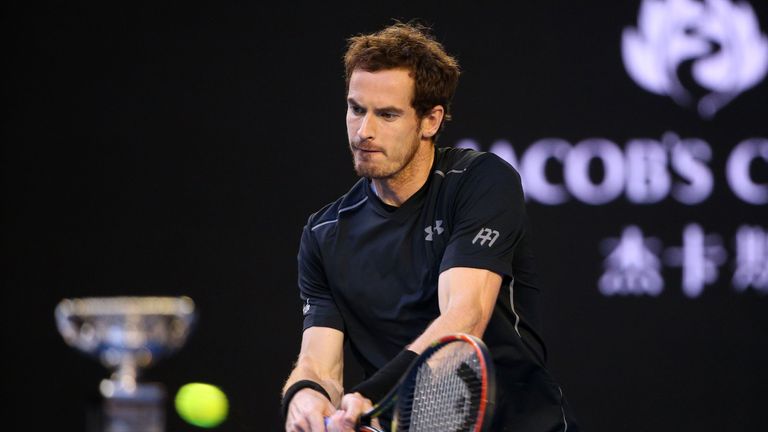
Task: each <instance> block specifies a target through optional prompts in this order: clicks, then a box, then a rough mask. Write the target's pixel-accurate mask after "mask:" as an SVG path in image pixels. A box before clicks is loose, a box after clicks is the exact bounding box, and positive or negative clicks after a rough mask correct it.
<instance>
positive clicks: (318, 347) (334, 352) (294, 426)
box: [283, 327, 344, 432]
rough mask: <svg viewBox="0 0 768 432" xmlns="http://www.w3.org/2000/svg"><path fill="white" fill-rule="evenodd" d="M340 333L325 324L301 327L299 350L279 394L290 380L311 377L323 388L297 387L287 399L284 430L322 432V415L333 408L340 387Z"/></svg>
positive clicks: (341, 373) (341, 385)
mask: <svg viewBox="0 0 768 432" xmlns="http://www.w3.org/2000/svg"><path fill="white" fill-rule="evenodd" d="M343 370H344V334H343V333H342V332H341V331H339V330H336V329H332V328H328V327H310V328H308V329H306V330H304V334H303V336H302V339H301V352H300V353H299V358H298V360H297V361H296V366H295V367H294V369H293V371H292V372H291V375H290V376H289V377H288V380H287V381H286V383H285V386H284V387H283V396H285V394H286V391H287V390H289V389H290V388H291V387H292V386H293V385H294V384H296V383H299V382H301V381H305V380H308V381H312V382H314V383H317V384H319V385H320V386H321V387H322V389H324V390H325V392H326V393H327V395H328V396H329V397H330V400H329V399H328V398H327V397H326V395H324V394H323V393H322V392H321V391H318V390H315V389H312V388H311V387H304V388H301V389H300V390H299V391H297V392H296V393H294V394H293V396H292V397H291V399H290V401H288V406H287V411H286V418H285V430H286V432H294V431H304V432H324V431H325V424H324V417H328V416H330V415H331V414H333V413H334V412H335V411H336V408H335V407H336V406H338V405H339V402H340V400H341V396H342V395H343V393H344V387H343Z"/></svg>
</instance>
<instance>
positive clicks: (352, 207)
mask: <svg viewBox="0 0 768 432" xmlns="http://www.w3.org/2000/svg"><path fill="white" fill-rule="evenodd" d="M366 201H368V197H367V196H366V197H363V199H361V200H360V201H358V202H356V203H354V204H352V205H349V206H346V207H344V208H340V209H339V210H338V211H337V212H336V219H331V220H329V221H325V222H320V223H319V224H317V225H315V226H313V227H312V228H310V229H309V230H310V231H314V230H316V229H318V228H320V227H321V226H324V225H328V224H331V223H334V222H338V221H339V216H341V214H342V213H344V212H347V211H349V210H354V209H356V208H357V207H360V206H361V205H363V203H365V202H366Z"/></svg>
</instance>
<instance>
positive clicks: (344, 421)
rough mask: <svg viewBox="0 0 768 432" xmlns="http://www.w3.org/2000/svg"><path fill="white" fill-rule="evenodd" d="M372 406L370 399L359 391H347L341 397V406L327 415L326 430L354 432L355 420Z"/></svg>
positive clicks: (330, 431) (329, 431) (331, 431)
mask: <svg viewBox="0 0 768 432" xmlns="http://www.w3.org/2000/svg"><path fill="white" fill-rule="evenodd" d="M372 407H373V403H371V401H370V399H367V398H366V397H365V396H363V395H361V394H360V393H348V394H346V395H344V397H343V398H341V408H340V409H339V410H338V411H336V412H335V413H334V414H333V415H332V416H330V417H328V420H327V423H326V424H327V427H328V432H355V426H357V420H358V419H359V418H360V415H361V414H363V413H364V412H367V411H369V410H370V409H371V408H372Z"/></svg>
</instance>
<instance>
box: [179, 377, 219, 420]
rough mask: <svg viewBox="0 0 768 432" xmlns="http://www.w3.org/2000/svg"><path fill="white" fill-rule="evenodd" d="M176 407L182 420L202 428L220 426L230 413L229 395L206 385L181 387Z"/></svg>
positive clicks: (196, 384)
mask: <svg viewBox="0 0 768 432" xmlns="http://www.w3.org/2000/svg"><path fill="white" fill-rule="evenodd" d="M174 405H175V406H176V412H178V413H179V416H180V417H181V418H183V419H184V420H185V421H187V422H188V423H190V424H193V425H195V426H199V427H202V428H212V427H215V426H218V425H219V424H221V422H223V421H224V420H226V419H227V414H228V413H229V401H228V400H227V395H225V394H224V392H223V391H221V389H220V388H218V387H216V386H215V385H211V384H205V383H189V384H185V385H183V386H181V388H180V389H179V391H178V392H177V393H176V399H175V400H174Z"/></svg>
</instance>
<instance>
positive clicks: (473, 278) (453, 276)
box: [408, 267, 501, 353]
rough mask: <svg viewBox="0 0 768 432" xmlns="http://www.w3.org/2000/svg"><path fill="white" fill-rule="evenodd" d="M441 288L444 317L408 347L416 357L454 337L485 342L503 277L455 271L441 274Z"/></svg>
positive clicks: (465, 269) (487, 272)
mask: <svg viewBox="0 0 768 432" xmlns="http://www.w3.org/2000/svg"><path fill="white" fill-rule="evenodd" d="M437 287H438V288H437V289H438V300H439V305H440V316H439V317H437V319H435V320H434V321H433V322H432V324H430V325H429V327H427V329H426V330H424V333H422V334H421V336H419V337H418V338H416V340H415V341H414V342H413V343H412V344H411V345H410V346H408V349H410V350H411V351H414V352H416V353H421V352H423V351H424V350H425V349H426V348H427V347H428V346H429V344H431V343H432V342H434V341H435V340H437V339H439V338H440V337H442V336H445V335H447V334H451V333H468V334H471V335H474V336H477V337H479V338H482V337H483V333H484V332H485V328H486V327H487V326H488V321H489V320H490V319H491V314H492V313H493V308H494V305H495V304H496V297H498V295H499V289H500V288H501V276H499V275H498V274H497V273H494V272H492V271H490V270H484V269H476V268H468V267H454V268H451V269H448V270H446V271H444V272H443V273H441V274H440V278H439V279H438V285H437Z"/></svg>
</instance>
